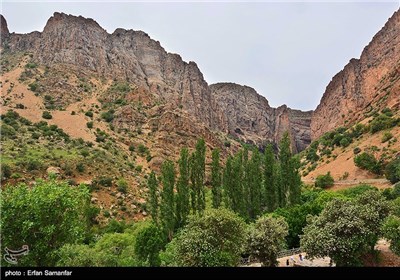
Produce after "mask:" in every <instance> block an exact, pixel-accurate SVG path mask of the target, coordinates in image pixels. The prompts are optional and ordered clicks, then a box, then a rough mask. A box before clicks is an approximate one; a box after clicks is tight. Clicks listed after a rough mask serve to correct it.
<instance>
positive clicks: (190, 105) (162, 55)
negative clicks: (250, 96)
mask: <svg viewBox="0 0 400 280" xmlns="http://www.w3.org/2000/svg"><path fill="white" fill-rule="evenodd" d="M9 46H10V48H11V51H17V50H18V51H30V52H32V53H33V55H34V58H35V60H37V62H39V63H40V64H43V65H46V66H50V67H51V66H55V65H58V64H66V65H72V66H76V67H79V68H83V69H86V70H91V71H92V72H93V73H96V74H98V75H99V76H101V77H106V78H112V79H113V78H118V79H120V80H126V81H128V82H130V83H134V84H135V85H137V86H138V87H139V88H141V89H144V90H146V91H147V93H148V94H149V95H155V96H158V97H160V98H161V99H162V100H164V101H165V102H168V103H169V104H170V105H171V106H174V107H177V106H182V107H183V108H184V109H185V110H187V111H188V112H189V113H191V114H192V115H194V116H195V117H196V118H197V119H199V120H200V121H201V122H203V123H205V124H206V125H208V126H209V127H210V128H212V129H218V130H221V131H225V130H226V128H225V127H224V125H225V123H226V120H225V119H224V115H223V113H222V112H221V111H220V110H219V108H218V107H217V106H216V104H215V102H213V100H212V99H211V92H210V90H209V88H208V85H207V83H206V81H205V80H204V77H203V74H202V73H201V72H200V70H199V69H198V67H197V65H196V63H194V62H189V63H186V62H184V61H183V60H182V59H181V57H180V56H179V55H177V54H171V53H167V52H166V51H165V50H164V49H163V48H162V47H161V45H160V43H159V42H157V41H154V40H152V39H151V38H150V37H149V36H148V35H147V34H146V33H144V32H142V31H133V30H124V29H117V30H115V31H114V32H113V33H112V34H108V33H107V32H106V31H105V30H104V29H103V28H101V27H100V25H99V24H98V23H97V22H95V21H94V20H93V19H88V18H83V17H81V16H79V17H76V16H72V15H66V14H64V13H54V15H53V16H52V17H51V18H50V19H49V20H48V22H47V24H46V26H45V28H44V30H43V32H42V33H39V32H33V33H29V34H24V35H20V34H15V35H14V34H12V36H11V37H10V40H9Z"/></svg>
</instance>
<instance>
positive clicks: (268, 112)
mask: <svg viewBox="0 0 400 280" xmlns="http://www.w3.org/2000/svg"><path fill="white" fill-rule="evenodd" d="M210 89H211V91H212V95H213V98H214V99H215V100H216V101H217V102H218V105H219V106H220V107H221V108H222V109H223V111H224V112H225V114H226V117H227V120H228V132H229V133H230V134H231V135H233V136H235V137H237V138H239V139H241V140H243V141H245V142H247V143H252V144H257V145H261V146H263V145H265V144H266V143H268V142H272V143H278V142H279V140H280V139H281V137H282V135H283V133H284V132H285V131H289V132H290V135H291V137H292V147H293V150H294V151H295V152H299V151H302V150H303V149H305V147H307V145H308V144H310V141H311V138H310V122H311V111H309V112H302V111H299V110H292V109H290V108H288V107H287V106H281V107H279V108H272V107H270V106H269V104H268V101H267V99H265V98H264V97H263V96H261V95H259V94H258V93H257V92H256V91H255V89H253V88H251V87H248V86H241V85H238V84H234V83H217V84H212V85H210Z"/></svg>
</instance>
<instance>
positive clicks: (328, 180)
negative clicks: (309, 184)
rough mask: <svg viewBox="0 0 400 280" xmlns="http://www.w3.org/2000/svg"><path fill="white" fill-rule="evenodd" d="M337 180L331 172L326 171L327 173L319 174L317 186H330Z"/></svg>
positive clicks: (316, 181) (316, 180)
mask: <svg viewBox="0 0 400 280" xmlns="http://www.w3.org/2000/svg"><path fill="white" fill-rule="evenodd" d="M334 183H335V181H334V180H333V177H332V175H331V173H330V172H328V173H326V174H325V175H318V176H317V178H316V179H315V187H317V188H323V189H325V188H329V187H332V186H333V184H334Z"/></svg>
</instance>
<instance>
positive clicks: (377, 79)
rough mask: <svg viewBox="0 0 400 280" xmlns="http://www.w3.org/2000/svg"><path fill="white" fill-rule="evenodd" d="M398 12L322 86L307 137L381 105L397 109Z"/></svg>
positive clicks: (399, 81) (399, 73) (399, 65)
mask: <svg viewBox="0 0 400 280" xmlns="http://www.w3.org/2000/svg"><path fill="white" fill-rule="evenodd" d="M399 92H400V11H397V12H395V13H394V14H393V16H392V17H391V18H390V19H389V20H388V22H387V23H386V24H385V26H384V27H383V28H382V29H381V30H380V31H379V32H378V33H377V34H376V35H375V36H374V37H373V39H372V41H371V42H370V43H369V44H368V46H367V47H365V48H364V50H363V52H362V54H361V57H360V58H359V59H351V60H350V62H349V63H348V64H347V65H346V66H345V67H344V69H343V70H342V71H340V72H339V73H338V74H336V75H335V76H334V77H333V78H332V81H331V82H330V83H329V84H328V86H327V87H326V90H325V93H324V94H323V97H322V99H321V102H320V104H319V105H318V107H317V108H316V110H315V111H314V113H313V116H312V121H311V136H312V138H313V139H315V138H318V137H319V136H321V135H322V134H323V133H325V132H327V131H329V130H332V129H334V128H336V127H338V126H342V125H346V124H352V123H354V122H356V121H359V120H362V119H363V118H365V117H366V116H368V114H372V113H373V112H376V111H379V110H381V109H383V108H384V107H389V108H392V109H396V108H399V106H400V100H399Z"/></svg>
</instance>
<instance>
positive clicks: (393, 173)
mask: <svg viewBox="0 0 400 280" xmlns="http://www.w3.org/2000/svg"><path fill="white" fill-rule="evenodd" d="M385 177H386V179H388V180H389V181H390V182H391V183H392V184H394V183H396V182H399V181H400V157H398V158H397V159H395V160H393V161H391V162H389V163H388V165H386V168H385Z"/></svg>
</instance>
